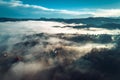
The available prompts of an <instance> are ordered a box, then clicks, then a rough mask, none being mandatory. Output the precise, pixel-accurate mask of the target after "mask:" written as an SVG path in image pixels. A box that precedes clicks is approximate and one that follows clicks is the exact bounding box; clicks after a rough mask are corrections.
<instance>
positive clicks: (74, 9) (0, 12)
mask: <svg viewBox="0 0 120 80" xmlns="http://www.w3.org/2000/svg"><path fill="white" fill-rule="evenodd" d="M119 5H120V0H0V17H15V18H40V17H47V18H84V17H119V16H120V6H119Z"/></svg>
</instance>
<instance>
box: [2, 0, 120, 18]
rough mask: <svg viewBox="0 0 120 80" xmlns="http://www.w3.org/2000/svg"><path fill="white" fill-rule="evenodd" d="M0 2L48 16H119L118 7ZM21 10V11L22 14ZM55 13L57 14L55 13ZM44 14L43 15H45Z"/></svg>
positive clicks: (13, 1)
mask: <svg viewBox="0 0 120 80" xmlns="http://www.w3.org/2000/svg"><path fill="white" fill-rule="evenodd" d="M0 4H2V5H6V6H7V7H10V8H16V10H17V8H18V7H21V8H23V9H25V10H26V9H28V8H30V9H32V10H33V11H32V12H31V11H30V13H32V14H34V15H36V14H42V13H43V14H47V15H48V16H49V15H50V14H52V17H53V15H54V14H55V15H59V16H60V17H63V16H68V17H76V18H79V17H83V15H85V16H84V17H118V16H120V9H80V10H77V11H76V10H75V11H72V10H65V9H63V10H60V9H52V8H46V7H43V6H38V5H30V4H23V3H22V1H20V0H10V1H3V0H1V1H0ZM22 13H23V12H21V14H22ZM56 13H57V14H56ZM47 15H45V16H47Z"/></svg>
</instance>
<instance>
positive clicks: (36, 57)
mask: <svg viewBox="0 0 120 80" xmlns="http://www.w3.org/2000/svg"><path fill="white" fill-rule="evenodd" d="M84 25H86V24H83V23H79V24H76V23H65V22H56V21H31V20H30V21H14V22H11V21H8V22H0V79H1V80H114V79H120V77H119V74H120V69H119V66H120V65H119V62H120V60H119V57H120V55H119V52H120V50H119V47H120V46H119V44H120V42H119V40H120V30H119V29H106V28H95V27H90V28H84V27H82V26H84ZM74 26H80V27H82V28H80V29H76V28H73V27H74ZM111 61H112V62H111ZM104 62H105V63H106V64H104ZM111 65H112V66H111ZM113 69H114V70H113ZM113 73H114V75H113Z"/></svg>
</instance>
